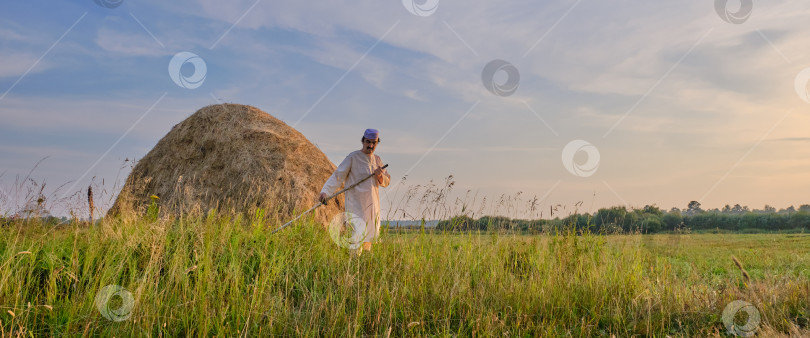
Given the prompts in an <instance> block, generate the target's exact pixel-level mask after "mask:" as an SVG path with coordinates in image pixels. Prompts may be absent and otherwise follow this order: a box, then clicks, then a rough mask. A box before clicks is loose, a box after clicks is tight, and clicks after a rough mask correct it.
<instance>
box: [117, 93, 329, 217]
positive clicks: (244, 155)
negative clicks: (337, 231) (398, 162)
mask: <svg viewBox="0 0 810 338" xmlns="http://www.w3.org/2000/svg"><path fill="white" fill-rule="evenodd" d="M335 168H336V167H335V165H334V164H332V162H330V161H329V159H328V158H327V157H326V155H324V154H323V152H321V151H320V150H319V149H318V148H317V147H315V145H313V144H312V143H310V142H309V140H307V139H306V137H304V135H302V134H301V133H300V132H298V131H297V130H295V129H293V128H292V127H290V126H288V125H287V124H285V123H284V122H281V121H280V120H279V119H277V118H275V117H273V116H270V114H267V113H265V112H263V111H261V110H259V109H258V108H255V107H251V106H246V105H240V104H217V105H211V106H207V107H204V108H202V109H200V110H198V111H197V112H196V113H194V114H193V115H191V116H190V117H188V118H187V119H186V120H184V121H183V122H181V123H179V124H177V125H175V126H174V127H173V128H172V130H171V131H169V133H168V134H166V136H164V137H163V138H162V139H161V140H160V141H159V142H158V143H157V145H155V147H154V148H153V149H152V150H151V151H150V152H149V153H148V154H147V155H146V156H145V157H143V158H142V159H141V160H140V161H138V162H137V164H136V165H135V167H134V168H133V170H132V173H130V175H129V177H128V178H127V181H126V183H125V185H124V187H123V189H122V191H121V193H120V194H119V196H118V198H117V199H116V201H115V204H114V205H113V207H112V208H111V209H110V211H109V213H108V215H122V214H123V215H138V214H143V213H145V212H146V210H147V209H148V208H149V205H150V204H151V203H157V205H158V206H160V212H161V214H163V215H166V214H170V215H181V214H185V215H187V214H200V213H207V212H209V211H210V210H212V209H216V210H217V212H220V213H233V214H239V213H242V214H244V215H246V216H248V217H253V216H255V215H256V212H257V210H259V208H261V209H262V210H264V213H265V217H270V218H272V219H274V220H276V221H285V220H288V219H291V218H292V217H294V215H296V214H297V213H298V212H301V211H304V210H306V209H309V208H310V207H312V206H313V205H315V203H317V196H318V194H319V192H320V189H321V187H323V184H324V183H325V182H326V180H327V179H329V176H330V175H331V174H332V172H333V171H334V170H335ZM155 197H158V198H155ZM153 201H154V202H153ZM336 202H337V203H329V205H328V206H326V207H320V208H318V210H316V212H315V219H316V220H317V221H318V222H320V223H321V224H328V222H329V220H330V219H331V218H332V217H333V216H334V215H336V214H337V213H339V212H341V211H342V208H343V205H344V204H343V199H342V196H341V198H338V199H337V201H336Z"/></svg>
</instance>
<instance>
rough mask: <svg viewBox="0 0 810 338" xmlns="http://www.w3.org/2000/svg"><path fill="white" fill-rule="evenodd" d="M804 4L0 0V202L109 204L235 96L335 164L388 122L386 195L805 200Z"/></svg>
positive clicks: (562, 201) (394, 203) (395, 204)
mask: <svg viewBox="0 0 810 338" xmlns="http://www.w3.org/2000/svg"><path fill="white" fill-rule="evenodd" d="M808 17H810V3H807V2H803V1H756V0H754V1H752V0H743V1H739V0H727V1H723V0H717V1H688V2H665V1H646V2H638V1H623V0H605V1H595V0H552V1H526V0H521V1H518V0H506V1H450V0H414V1H412V0H402V1H397V0H389V1H379V0H357V1H351V2H349V1H317V2H315V1H278V0H246V1H241V0H233V1H227V2H226V1H215V0H177V1H157V0H142V1H131V0H81V1H79V0H72V1H44V0H28V1H2V2H0V121H2V122H0V174H2V176H0V189H2V190H0V203H4V205H5V208H6V209H8V208H14V206H15V205H17V206H18V205H19V199H20V196H21V195H24V191H21V190H24V189H21V188H20V184H19V181H20V180H22V179H23V178H25V177H27V176H28V175H29V173H30V177H31V178H32V179H33V180H34V181H36V182H38V184H42V183H45V184H46V189H45V191H46V193H47V194H48V196H50V197H49V198H50V200H51V201H56V200H60V199H62V198H69V197H70V196H74V200H75V202H71V203H73V206H74V207H76V208H79V207H80V206H79V205H80V204H81V202H79V200H80V198H79V197H78V196H80V195H81V194H82V193H81V192H80V191H81V190H82V189H85V188H86V187H87V186H88V185H89V184H91V183H92V184H95V185H96V186H97V187H100V188H97V189H100V190H101V193H100V194H101V195H102V196H103V198H102V199H103V200H102V201H101V202H100V203H99V204H100V205H101V207H102V208H105V207H109V206H110V205H111V203H112V200H111V199H112V198H113V197H114V196H115V194H116V193H117V188H120V182H121V181H122V180H123V179H124V178H125V177H126V175H127V174H128V173H129V170H130V169H131V163H132V162H131V160H137V159H139V158H141V157H143V156H144V155H146V153H147V152H148V151H149V150H150V149H151V148H152V147H153V146H154V145H155V144H156V143H157V142H158V140H160V139H161V138H162V137H163V136H164V135H165V134H166V133H167V132H168V131H169V130H170V129H171V127H172V126H174V125H175V124H177V123H179V122H180V121H182V120H183V119H185V118H186V117H188V116H190V115H191V114H193V113H194V112H195V111H196V110H198V109H200V108H202V107H204V106H206V105H210V104H215V103H221V102H232V103H240V104H248V105H252V106H255V107H258V108H260V109H262V110H264V111H266V112H268V113H269V114H271V115H273V116H275V117H277V118H279V119H281V120H282V121H284V122H285V123H287V124H289V125H290V126H293V127H294V128H296V129H297V130H298V131H300V132H301V133H303V134H304V135H305V136H306V137H307V138H308V139H309V140H310V141H311V142H313V143H314V144H316V145H317V146H318V147H319V148H320V149H321V150H322V151H323V152H324V153H325V154H326V155H327V157H328V158H329V159H330V160H331V161H332V162H333V163H335V164H337V163H340V161H341V160H342V159H343V158H344V157H345V156H346V154H348V153H349V152H351V151H353V150H357V149H359V148H360V142H359V136H360V135H362V132H363V130H364V129H365V128H377V129H379V130H380V134H381V139H382V143H381V144H380V146H379V147H378V149H377V154H378V155H380V156H381V157H382V159H383V161H384V162H386V163H389V165H390V167H389V172H390V173H391V175H392V185H391V186H389V187H388V188H385V189H383V191H382V193H381V198H382V200H383V209H384V210H385V209H388V210H396V209H397V208H400V207H401V205H400V203H401V201H402V200H403V196H406V195H407V191H408V189H409V187H410V188H411V189H414V188H415V187H416V186H417V185H419V186H421V187H424V186H425V185H427V184H429V182H431V180H432V181H433V182H434V183H435V184H439V185H440V184H442V183H443V182H445V178H446V177H448V176H449V175H452V176H453V180H454V182H455V184H454V186H453V191H454V195H453V196H451V197H450V198H449V199H448V200H449V201H454V200H456V201H457V200H458V199H461V200H464V199H468V200H469V199H470V196H475V199H476V200H477V201H480V200H481V198H482V197H483V196H486V197H487V198H488V199H489V201H490V203H493V201H495V200H499V199H500V200H503V199H504V197H503V196H512V197H514V199H515V200H521V201H523V202H520V203H525V202H527V201H530V200H532V199H534V198H537V203H538V205H539V209H540V210H545V209H549V208H550V207H551V206H555V205H560V206H562V207H563V208H568V209H567V210H572V209H578V210H579V211H584V212H593V211H596V209H598V208H601V207H607V206H617V205H625V206H628V207H634V208H639V207H643V206H645V205H652V204H655V205H657V206H659V207H661V208H663V209H669V208H671V207H678V208H684V207H685V206H686V205H687V203H689V201H692V200H696V201H699V202H700V203H701V204H702V205H703V207H704V208H722V207H723V206H724V205H725V204H731V205H734V204H737V203H739V204H741V205H748V206H750V207H751V208H752V209H753V208H762V207H763V206H764V205H765V204H769V205H772V206H775V207H777V208H784V207H787V206H790V205H795V206H798V205H800V204H808V203H810V199H809V198H807V193H806V192H807V191H810V147H808V145H810V131H809V130H810V128H808V127H810V95H808V86H807V84H808V82H810V70H808V69H810V53H808V48H807V46H810V34H807V33H808V30H810V27H808V26H807V22H808ZM403 177H407V179H406V180H404V181H403V180H402V178H403ZM116 182H117V183H116ZM468 191H469V192H468ZM97 194H98V193H97ZM468 202H470V201H468ZM68 204H70V203H68ZM54 208H61V210H52V212H53V213H55V214H60V213H62V214H64V213H65V212H66V210H67V209H69V208H70V207H69V206H65V205H64V203H63V205H61V206H56V205H54ZM85 208H86V206H85ZM482 208H483V206H482ZM487 208H489V211H488V212H489V213H498V212H499V211H498V208H497V206H495V205H494V203H493V205H491V206H490V207H487ZM517 209H519V208H517ZM6 211H8V210H6ZM484 213H487V212H484ZM521 213H522V212H520V211H516V212H515V214H514V216H525V217H534V216H538V215H522V214H521ZM526 213H529V214H530V213H531V212H529V211H526ZM543 216H544V217H547V216H548V214H545V215H543Z"/></svg>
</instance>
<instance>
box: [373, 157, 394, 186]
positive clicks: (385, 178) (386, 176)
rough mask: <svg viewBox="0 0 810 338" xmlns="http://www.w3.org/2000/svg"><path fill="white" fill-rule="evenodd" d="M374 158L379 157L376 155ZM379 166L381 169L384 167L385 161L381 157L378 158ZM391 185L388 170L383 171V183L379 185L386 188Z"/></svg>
mask: <svg viewBox="0 0 810 338" xmlns="http://www.w3.org/2000/svg"><path fill="white" fill-rule="evenodd" d="M374 156H377V155H374ZM377 165H378V166H380V167H382V166H383V161H382V159H381V158H380V157H379V156H377ZM390 183H391V175H389V174H388V169H383V179H382V183H378V185H379V186H381V187H383V188H385V187H387V186H388V184H390Z"/></svg>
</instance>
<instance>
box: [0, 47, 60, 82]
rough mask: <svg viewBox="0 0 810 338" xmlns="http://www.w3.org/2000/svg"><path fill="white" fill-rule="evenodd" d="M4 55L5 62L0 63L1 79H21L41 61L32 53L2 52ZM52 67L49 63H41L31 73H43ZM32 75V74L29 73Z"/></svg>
mask: <svg viewBox="0 0 810 338" xmlns="http://www.w3.org/2000/svg"><path fill="white" fill-rule="evenodd" d="M0 54H3V62H0V77H19V76H22V75H23V74H25V72H26V70H28V69H29V68H30V67H31V66H33V65H34V63H35V62H36V61H37V59H39V56H37V55H34V54H31V53H18V52H11V51H9V52H8V53H5V52H0ZM49 68H50V66H49V65H48V63H47V62H40V63H39V64H37V66H36V67H34V68H33V69H31V73H41V72H44V71H46V70H48V69H49ZM29 74H30V73H29Z"/></svg>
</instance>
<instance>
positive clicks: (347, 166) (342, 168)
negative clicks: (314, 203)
mask: <svg viewBox="0 0 810 338" xmlns="http://www.w3.org/2000/svg"><path fill="white" fill-rule="evenodd" d="M351 169H352V159H351V155H349V156H346V158H344V159H343V162H340V165H339V166H338V167H337V169H335V172H334V173H332V176H329V179H328V180H326V183H324V185H323V189H321V192H322V193H325V194H326V195H327V196H331V195H332V194H334V193H335V192H336V191H337V189H338V188H340V186H341V185H343V182H345V181H346V177H348V176H349V171H351Z"/></svg>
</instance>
